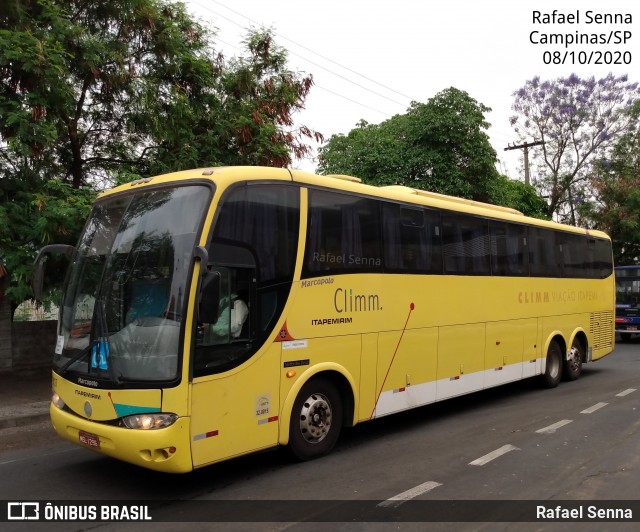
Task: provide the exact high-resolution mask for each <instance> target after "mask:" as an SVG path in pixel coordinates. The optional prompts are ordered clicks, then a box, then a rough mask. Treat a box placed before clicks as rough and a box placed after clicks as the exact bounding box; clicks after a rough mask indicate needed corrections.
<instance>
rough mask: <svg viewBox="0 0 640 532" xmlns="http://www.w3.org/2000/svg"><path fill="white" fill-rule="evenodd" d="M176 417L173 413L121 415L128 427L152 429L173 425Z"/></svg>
mask: <svg viewBox="0 0 640 532" xmlns="http://www.w3.org/2000/svg"><path fill="white" fill-rule="evenodd" d="M176 419H178V416H176V415H175V414H135V415H133V416H127V417H123V418H122V422H123V423H124V426H125V427H127V428H129V429H142V430H154V429H163V428H165V427H168V426H170V425H173V424H174V423H175V422H176Z"/></svg>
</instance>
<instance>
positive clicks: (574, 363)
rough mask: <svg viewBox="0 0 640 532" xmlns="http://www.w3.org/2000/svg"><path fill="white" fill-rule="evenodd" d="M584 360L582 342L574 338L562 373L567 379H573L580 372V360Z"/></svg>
mask: <svg viewBox="0 0 640 532" xmlns="http://www.w3.org/2000/svg"><path fill="white" fill-rule="evenodd" d="M583 360H584V347H583V346H582V342H581V341H580V340H578V339H577V338H575V339H574V340H573V344H572V345H571V350H570V351H569V353H568V358H567V359H566V360H565V361H564V367H563V368H562V375H563V376H564V378H565V379H566V380H568V381H575V380H576V379H577V378H578V377H579V376H580V375H581V374H582V361H583Z"/></svg>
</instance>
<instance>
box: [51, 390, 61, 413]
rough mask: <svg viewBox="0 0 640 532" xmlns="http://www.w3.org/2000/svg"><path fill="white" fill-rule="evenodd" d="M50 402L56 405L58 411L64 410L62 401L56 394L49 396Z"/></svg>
mask: <svg viewBox="0 0 640 532" xmlns="http://www.w3.org/2000/svg"><path fill="white" fill-rule="evenodd" d="M51 402H52V403H53V404H54V405H56V406H57V407H58V408H59V409H60V410H62V409H63V408H64V401H63V400H62V397H60V396H59V395H58V394H57V393H56V392H53V393H52V394H51Z"/></svg>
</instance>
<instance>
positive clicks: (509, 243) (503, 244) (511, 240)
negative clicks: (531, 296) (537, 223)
mask: <svg viewBox="0 0 640 532" xmlns="http://www.w3.org/2000/svg"><path fill="white" fill-rule="evenodd" d="M490 232H491V271H492V273H493V275H515V276H519V275H529V257H528V256H527V228H526V227H525V226H523V225H516V224H510V223H505V222H491V223H490Z"/></svg>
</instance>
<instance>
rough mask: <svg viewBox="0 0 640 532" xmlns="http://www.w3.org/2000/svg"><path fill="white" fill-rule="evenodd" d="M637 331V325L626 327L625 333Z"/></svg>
mask: <svg viewBox="0 0 640 532" xmlns="http://www.w3.org/2000/svg"><path fill="white" fill-rule="evenodd" d="M637 330H638V326H637V325H627V331H637Z"/></svg>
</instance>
